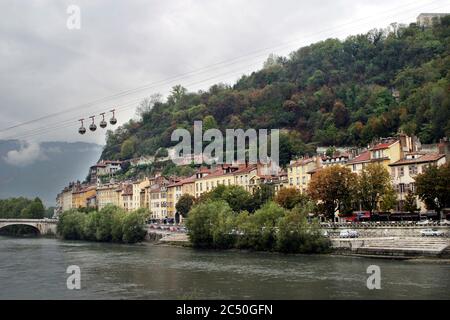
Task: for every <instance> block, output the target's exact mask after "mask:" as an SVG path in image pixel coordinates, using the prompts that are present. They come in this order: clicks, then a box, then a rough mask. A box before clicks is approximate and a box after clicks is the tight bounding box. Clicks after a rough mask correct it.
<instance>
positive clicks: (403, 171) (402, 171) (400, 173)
mask: <svg viewBox="0 0 450 320" xmlns="http://www.w3.org/2000/svg"><path fill="white" fill-rule="evenodd" d="M404 175H405V168H404V167H400V168H398V176H399V177H403V176H404Z"/></svg>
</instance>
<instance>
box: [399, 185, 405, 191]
mask: <svg viewBox="0 0 450 320" xmlns="http://www.w3.org/2000/svg"><path fill="white" fill-rule="evenodd" d="M398 188H399V191H400V193H404V192H405V184H404V183H400V184H399V185H398Z"/></svg>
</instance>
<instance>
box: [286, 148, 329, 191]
mask: <svg viewBox="0 0 450 320" xmlns="http://www.w3.org/2000/svg"><path fill="white" fill-rule="evenodd" d="M320 161H321V159H320V158H319V157H313V158H301V159H298V160H295V161H291V163H290V164H289V165H288V166H287V179H288V185H289V186H290V187H295V188H297V189H299V190H300V191H301V192H306V189H307V186H308V183H309V181H310V180H311V174H309V172H310V171H311V170H314V169H316V168H318V167H319V166H320V164H321V163H320Z"/></svg>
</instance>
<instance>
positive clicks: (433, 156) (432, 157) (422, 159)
mask: <svg viewBox="0 0 450 320" xmlns="http://www.w3.org/2000/svg"><path fill="white" fill-rule="evenodd" d="M416 155H418V157H414V158H410V159H408V158H404V159H401V160H398V161H396V162H394V163H391V164H390V166H399V165H405V164H413V163H426V162H435V161H438V160H439V159H441V158H444V157H445V154H441V153H426V154H422V155H420V154H416Z"/></svg>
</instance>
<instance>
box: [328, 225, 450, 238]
mask: <svg viewBox="0 0 450 320" xmlns="http://www.w3.org/2000/svg"><path fill="white" fill-rule="evenodd" d="M322 228H323V229H324V230H326V231H327V232H328V235H329V236H330V237H339V233H340V232H341V231H342V230H344V229H352V230H356V231H358V234H359V237H361V238H372V237H421V234H420V231H421V230H424V229H430V228H432V229H437V230H440V231H443V232H444V233H445V236H446V237H450V227H449V226H426V225H425V226H414V225H413V226H407V225H396V226H389V225H380V226H367V225H362V224H357V223H352V224H348V225H331V226H324V225H323V226H322Z"/></svg>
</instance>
